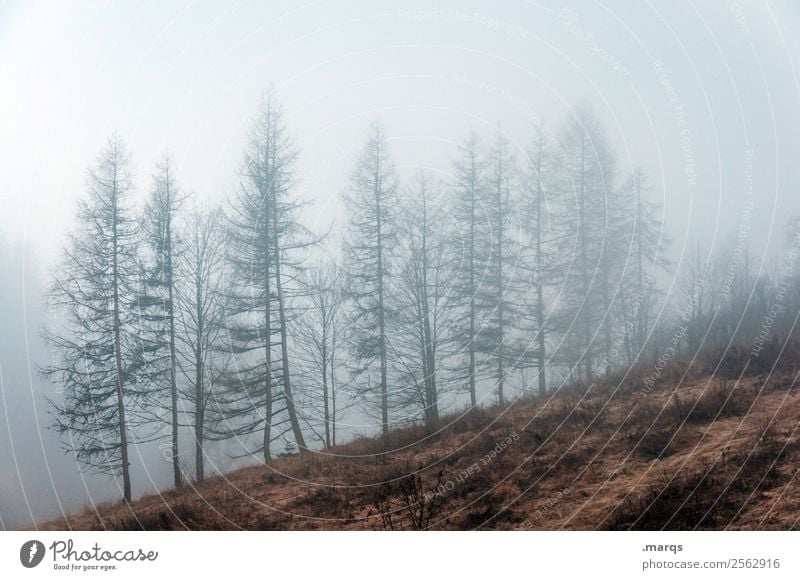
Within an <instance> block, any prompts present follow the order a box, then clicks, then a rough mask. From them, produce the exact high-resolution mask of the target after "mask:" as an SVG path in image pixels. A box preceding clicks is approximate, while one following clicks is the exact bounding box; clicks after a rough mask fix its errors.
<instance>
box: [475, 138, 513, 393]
mask: <svg viewBox="0 0 800 580" xmlns="http://www.w3.org/2000/svg"><path fill="white" fill-rule="evenodd" d="M487 173H488V175H487V206H486V207H487V213H488V217H489V220H488V221H489V226H490V233H489V238H488V240H485V241H484V243H487V244H488V246H489V256H488V264H487V266H488V267H489V269H490V272H491V274H490V276H488V277H487V280H486V283H485V284H483V286H482V287H481V293H482V297H483V303H484V305H485V307H486V309H487V312H486V318H485V321H484V324H483V326H482V328H481V330H480V332H479V337H480V343H479V348H480V349H481V350H482V351H483V355H484V356H485V357H486V360H487V361H490V362H491V363H492V364H493V366H494V369H495V370H494V372H495V375H494V378H495V381H496V383H495V384H496V386H497V402H498V403H499V404H500V405H503V404H504V403H505V382H506V377H507V375H508V374H509V371H510V370H513V368H512V369H510V368H509V367H510V366H512V365H513V364H514V361H515V360H516V359H517V356H518V355H519V350H518V348H515V347H512V346H511V342H512V340H513V337H512V335H511V332H510V331H511V327H512V321H514V320H515V319H516V312H517V300H516V296H515V285H516V284H515V283H516V279H515V278H516V273H515V272H512V269H513V268H514V267H515V264H516V262H517V261H518V259H519V248H518V241H517V240H515V239H514V238H513V236H512V235H511V231H510V230H511V226H512V224H511V203H512V200H511V189H512V181H513V179H514V173H515V167H514V157H513V155H512V153H511V148H510V143H509V141H508V139H507V137H506V136H505V135H503V133H502V131H500V130H499V129H498V131H497V133H496V135H495V139H494V143H493V145H492V148H491V150H490V152H489V156H488V161H487Z"/></svg>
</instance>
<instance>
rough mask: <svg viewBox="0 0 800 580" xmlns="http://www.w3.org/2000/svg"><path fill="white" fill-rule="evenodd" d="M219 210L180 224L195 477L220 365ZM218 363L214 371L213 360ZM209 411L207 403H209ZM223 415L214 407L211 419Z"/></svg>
mask: <svg viewBox="0 0 800 580" xmlns="http://www.w3.org/2000/svg"><path fill="white" fill-rule="evenodd" d="M222 220H223V215H222V212H221V210H219V209H210V210H202V209H195V210H194V211H193V212H192V214H191V215H190V217H189V222H188V224H187V225H186V226H185V230H184V235H183V237H184V239H185V240H186V241H187V247H186V251H185V252H184V254H183V255H182V256H181V260H180V263H179V266H180V268H179V269H180V271H181V273H182V276H181V285H180V286H179V291H178V294H177V298H178V299H177V306H178V308H177V310H178V319H179V321H180V332H179V333H178V340H179V344H180V348H179V349H178V352H179V354H180V369H181V371H182V374H183V376H184V378H185V381H186V383H187V384H188V389H186V390H184V392H183V397H184V398H185V399H186V400H187V401H188V402H189V403H190V404H191V405H192V409H191V414H192V419H193V420H192V423H191V425H192V429H193V431H194V447H195V477H196V480H197V481H198V482H200V481H203V479H204V477H205V469H204V464H205V462H204V457H205V453H204V442H205V440H206V438H207V433H206V424H207V421H208V419H209V417H208V411H209V403H214V402H215V401H214V399H213V397H214V395H215V394H216V393H215V388H214V387H215V378H216V375H218V374H220V372H221V371H222V370H225V365H224V364H223V362H222V361H223V359H224V356H225V353H224V352H220V351H221V350H222V345H221V338H222V333H223V329H224V307H223V306H224V302H223V301H224V287H223V284H224V281H225V262H224V242H225V237H224V229H223V223H222ZM215 362H218V364H217V369H216V373H215V368H214V363H215ZM212 410H213V408H212ZM223 417H224V415H223V414H222V413H220V412H219V411H217V412H216V413H215V414H214V417H213V418H214V419H216V420H217V421H220V420H221V419H222V418H223Z"/></svg>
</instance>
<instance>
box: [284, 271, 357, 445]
mask: <svg viewBox="0 0 800 580" xmlns="http://www.w3.org/2000/svg"><path fill="white" fill-rule="evenodd" d="M305 285H306V296H307V297H306V306H305V311H304V313H303V315H302V316H300V317H298V319H297V322H296V324H295V333H294V339H295V342H296V344H297V348H298V353H299V355H300V358H301V359H302V360H303V362H304V363H305V366H306V367H307V368H308V372H307V373H306V375H307V380H308V382H309V383H310V384H311V385H314V394H313V395H312V396H310V397H308V398H309V400H310V404H309V405H308V406H309V407H311V406H313V405H314V402H315V401H318V400H321V403H322V409H321V420H322V423H323V426H324V430H323V435H322V436H321V437H320V439H321V440H322V443H323V445H324V446H325V447H326V448H328V447H331V446H332V445H336V421H337V411H338V409H337V387H338V373H337V369H338V365H339V357H338V356H337V355H338V353H337V338H338V336H339V334H340V333H341V332H342V330H343V329H342V321H343V317H342V314H343V305H344V304H343V303H344V297H345V288H344V285H343V277H342V276H341V275H340V272H339V269H338V267H337V266H336V264H335V263H334V262H332V261H324V262H323V261H320V262H318V263H317V264H315V265H312V266H311V267H309V269H308V271H307V273H306V280H305ZM315 395H319V396H315ZM309 411H310V409H307V410H306V413H308V412H309Z"/></svg>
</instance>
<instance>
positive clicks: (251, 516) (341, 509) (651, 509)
mask: <svg viewBox="0 0 800 580" xmlns="http://www.w3.org/2000/svg"><path fill="white" fill-rule="evenodd" d="M642 376H644V374H642V375H641V376H639V377H633V376H630V375H629V376H628V377H626V378H623V377H614V378H609V379H608V380H607V381H605V382H604V383H603V384H599V385H593V386H592V387H590V388H586V387H582V386H580V385H576V386H572V387H570V388H568V389H562V390H561V392H558V393H556V394H549V395H548V397H546V398H531V399H525V400H520V401H516V402H515V403H513V404H512V405H510V406H508V407H506V408H502V409H500V408H494V409H482V410H478V411H474V412H472V413H468V414H465V415H453V416H449V417H446V418H443V419H442V420H441V421H440V422H439V424H437V425H435V426H425V427H423V426H420V427H415V428H409V429H403V430H398V431H395V432H393V433H391V434H390V436H389V438H388V439H386V440H384V439H360V440H356V441H354V442H351V443H349V444H347V445H342V446H339V447H337V448H335V449H332V450H330V451H329V452H328V453H327V454H319V453H317V454H313V455H312V456H307V457H302V458H301V457H296V456H295V457H287V458H283V459H278V460H275V461H274V463H272V464H271V465H269V466H255V467H248V468H244V469H240V470H237V471H234V472H232V473H229V474H227V475H226V476H224V477H214V478H211V479H209V480H207V481H205V482H204V483H203V484H201V485H189V486H187V487H185V488H183V489H180V490H172V491H168V492H165V493H163V494H160V495H152V496H148V497H145V498H143V499H141V500H139V501H136V502H133V503H132V504H131V505H130V506H127V505H125V504H123V503H116V504H107V505H103V506H100V508H99V509H98V510H97V512H96V513H95V512H94V511H91V510H88V509H87V510H85V511H84V512H83V513H80V514H77V515H74V516H71V517H69V518H68V519H67V520H58V521H52V522H48V523H45V524H43V525H40V526H39V527H40V528H41V529H76V530H78V529H115V530H132V529H148V530H155V529H158V530H163V529H187V528H188V529H199V530H208V529H249V530H272V529H277V530H283V529H294V530H315V529H333V530H339V529H347V530H351V529H352V530H357V529H377V530H383V529H458V530H466V529H504V530H507V529H548V530H555V529H571V530H590V529H793V528H797V527H798V523H797V521H798V517H800V516H798V514H800V482H798V481H796V475H797V470H798V467H800V456H798V452H800V438H799V437H798V433H797V427H798V421H799V420H800V397H798V389H797V387H796V386H795V381H796V375H795V374H794V373H790V372H788V371H784V372H781V373H780V374H773V375H772V376H769V377H768V378H766V376H747V377H744V378H742V379H741V380H739V381H738V382H737V381H735V380H722V379H719V378H712V375H711V373H710V372H708V371H707V370H705V369H699V368H698V369H687V368H685V367H679V366H678V365H674V366H672V367H671V368H668V369H665V371H664V373H662V375H661V377H660V379H659V381H658V382H657V384H656V385H655V386H654V387H653V389H652V391H651V392H650V393H649V394H645V391H644V390H643V388H642V384H643V382H642V380H641V377H642ZM384 449H385V450H387V451H386V452H384Z"/></svg>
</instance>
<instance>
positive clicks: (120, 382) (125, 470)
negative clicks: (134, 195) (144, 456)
mask: <svg viewBox="0 0 800 580" xmlns="http://www.w3.org/2000/svg"><path fill="white" fill-rule="evenodd" d="M112 195H113V198H112V202H111V203H112V210H111V211H112V220H113V222H112V223H113V225H112V239H113V245H114V248H113V257H112V276H113V283H112V286H113V292H114V306H113V308H114V312H113V318H114V320H113V324H114V362H115V364H116V373H117V413H118V415H119V442H120V452H121V460H122V486H123V495H124V497H125V501H131V476H130V464H129V463H128V434H127V427H126V424H125V400H124V378H123V371H122V339H121V336H120V324H121V323H120V304H119V285H120V276H119V255H118V253H119V237H118V235H117V191H116V170H115V184H114V191H113V193H112Z"/></svg>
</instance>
